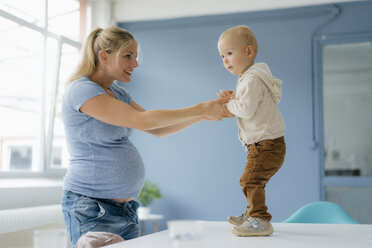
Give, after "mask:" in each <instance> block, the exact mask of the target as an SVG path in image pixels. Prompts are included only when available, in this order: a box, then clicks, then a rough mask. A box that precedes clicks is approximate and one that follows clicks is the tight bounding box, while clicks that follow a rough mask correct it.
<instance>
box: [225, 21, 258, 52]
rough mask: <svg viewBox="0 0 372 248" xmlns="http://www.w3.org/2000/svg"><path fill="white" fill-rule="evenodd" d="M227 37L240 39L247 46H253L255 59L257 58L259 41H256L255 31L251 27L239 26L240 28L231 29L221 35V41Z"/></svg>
mask: <svg viewBox="0 0 372 248" xmlns="http://www.w3.org/2000/svg"><path fill="white" fill-rule="evenodd" d="M227 35H230V36H231V37H234V38H236V39H239V41H242V42H243V43H244V45H245V46H252V47H253V48H254V52H255V55H254V57H255V58H256V56H257V40H256V36H255V35H254V33H253V31H252V30H251V29H250V28H249V27H247V26H245V25H239V26H235V27H232V28H229V29H227V30H226V31H225V32H223V33H222V34H221V37H220V39H222V38H223V37H225V36H227Z"/></svg>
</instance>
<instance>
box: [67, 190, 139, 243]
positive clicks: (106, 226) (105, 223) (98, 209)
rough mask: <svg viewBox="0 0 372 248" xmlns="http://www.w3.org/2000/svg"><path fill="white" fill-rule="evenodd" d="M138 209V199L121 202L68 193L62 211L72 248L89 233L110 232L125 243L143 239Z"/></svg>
mask: <svg viewBox="0 0 372 248" xmlns="http://www.w3.org/2000/svg"><path fill="white" fill-rule="evenodd" d="M138 207H139V203H138V202H136V201H134V200H133V201H130V202H125V203H119V202H116V201H114V200H109V199H97V198H91V197H87V196H84V195H80V194H77V193H74V192H71V191H67V190H65V191H64V194H63V196H62V212H63V216H64V219H65V225H66V229H67V233H68V234H69V237H70V240H71V244H72V246H75V244H76V242H77V241H78V239H79V238H80V236H81V235H83V234H84V233H87V232H89V231H95V232H110V233H114V234H117V235H119V236H121V237H122V238H123V239H125V240H128V239H133V238H137V237H139V234H140V229H139V225H138V216H137V208H138Z"/></svg>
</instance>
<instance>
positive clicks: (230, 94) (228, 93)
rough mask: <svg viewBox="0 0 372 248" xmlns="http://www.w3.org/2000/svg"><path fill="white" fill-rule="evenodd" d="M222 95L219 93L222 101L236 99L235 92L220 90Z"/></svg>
mask: <svg viewBox="0 0 372 248" xmlns="http://www.w3.org/2000/svg"><path fill="white" fill-rule="evenodd" d="M220 92H221V93H217V96H219V97H220V98H221V99H226V98H228V99H235V92H234V91H233V90H220Z"/></svg>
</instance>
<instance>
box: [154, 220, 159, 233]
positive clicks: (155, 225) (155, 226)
mask: <svg viewBox="0 0 372 248" xmlns="http://www.w3.org/2000/svg"><path fill="white" fill-rule="evenodd" d="M152 223H153V224H154V232H159V227H158V222H157V221H156V220H153V221H152Z"/></svg>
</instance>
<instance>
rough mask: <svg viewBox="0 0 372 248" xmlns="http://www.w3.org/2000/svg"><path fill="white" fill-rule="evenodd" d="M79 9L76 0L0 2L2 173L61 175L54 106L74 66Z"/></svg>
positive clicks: (63, 162) (63, 157)
mask: <svg viewBox="0 0 372 248" xmlns="http://www.w3.org/2000/svg"><path fill="white" fill-rule="evenodd" d="M46 6H47V8H46ZM85 6H86V4H85V1H77V0H64V1H59V0H33V1H29V0H0V23H1V26H0V32H1V36H0V115H1V116H2V118H1V122H0V173H1V174H2V175H4V174H6V175H12V173H27V174H37V175H40V174H42V173H49V172H53V173H54V172H56V171H61V173H63V172H64V169H65V168H66V167H67V161H68V157H67V151H66V145H65V144H64V140H65V139H64V131H63V127H62V123H61V117H60V116H61V115H60V102H61V98H62V94H63V90H64V86H65V81H66V79H67V77H68V74H69V73H71V71H72V70H73V68H74V67H75V65H76V63H77V62H78V56H79V49H80V43H79V39H80V37H82V35H81V34H85V26H86V25H85V24H83V25H81V23H85V22H86V20H85V13H86V10H85V8H86V7H85ZM61 169H62V170H61ZM57 173H58V172H57Z"/></svg>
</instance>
